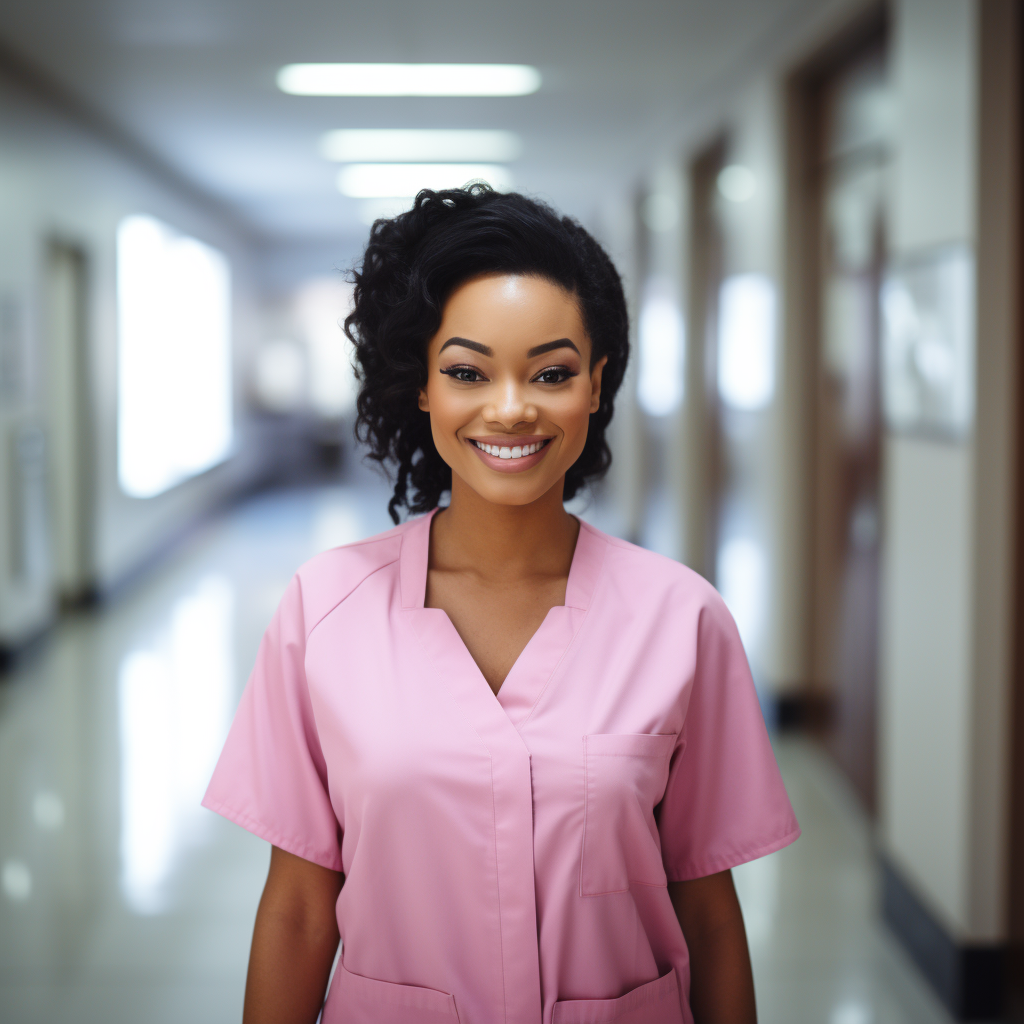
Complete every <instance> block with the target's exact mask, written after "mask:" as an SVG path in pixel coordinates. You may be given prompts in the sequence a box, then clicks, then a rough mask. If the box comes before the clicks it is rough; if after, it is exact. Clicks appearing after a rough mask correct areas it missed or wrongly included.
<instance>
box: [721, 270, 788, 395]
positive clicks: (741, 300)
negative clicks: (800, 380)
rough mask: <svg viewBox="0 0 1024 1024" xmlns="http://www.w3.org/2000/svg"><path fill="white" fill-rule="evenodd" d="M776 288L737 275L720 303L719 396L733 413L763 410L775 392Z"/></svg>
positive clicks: (766, 280) (755, 276)
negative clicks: (741, 410)
mask: <svg viewBox="0 0 1024 1024" xmlns="http://www.w3.org/2000/svg"><path fill="white" fill-rule="evenodd" d="M774 361H775V286H774V285H773V284H772V282H771V280H770V279H769V278H768V277H766V276H765V275H764V274H736V275H734V276H732V277H727V278H726V279H725V280H724V281H723V282H722V287H721V290H720V292H719V299H718V393H719V395H721V398H722V401H723V402H725V404H726V405H728V406H731V407H732V408H734V409H747V410H754V409H762V408H764V406H766V405H767V404H768V403H769V402H770V401H771V399H772V395H773V393H774V391H775V365H774Z"/></svg>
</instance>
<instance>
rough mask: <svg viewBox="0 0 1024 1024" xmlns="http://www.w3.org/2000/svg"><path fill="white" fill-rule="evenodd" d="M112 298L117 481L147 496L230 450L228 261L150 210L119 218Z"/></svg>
mask: <svg viewBox="0 0 1024 1024" xmlns="http://www.w3.org/2000/svg"><path fill="white" fill-rule="evenodd" d="M117 306H118V409H117V413H118V422H117V469H118V480H119V482H120V485H121V489H122V490H123V491H124V492H125V493H126V494H128V495H130V496H132V497H135V498H151V497H153V496H154V495H157V494H160V493H162V492H163V491H166V490H167V489H168V488H170V487H173V486H175V485H176V484H178V483H180V482H181V481H183V480H186V479H188V478H189V477H192V476H195V475H196V474H198V473H202V472H203V471H205V470H207V469H209V468H211V467H212V466H215V465H217V464H218V463H219V462H222V461H223V460H224V459H226V458H227V456H228V455H229V454H230V452H231V447H232V435H233V404H232V386H231V370H232V357H231V274H230V268H229V266H228V262H227V260H226V259H225V257H224V255H223V254H222V253H220V252H218V251H217V250H216V249H213V248H211V247H210V246H208V245H205V244H204V243H202V242H200V241H198V240H197V239H195V238H189V237H188V236H186V235H183V234H180V233H179V232H177V231H175V230H174V229H173V228H171V227H169V226H168V225H166V224H163V223H161V222H160V221H158V220H156V219H155V218H153V217H147V216H131V217H126V218H125V219H124V220H123V221H121V224H120V226H119V227H118V232H117Z"/></svg>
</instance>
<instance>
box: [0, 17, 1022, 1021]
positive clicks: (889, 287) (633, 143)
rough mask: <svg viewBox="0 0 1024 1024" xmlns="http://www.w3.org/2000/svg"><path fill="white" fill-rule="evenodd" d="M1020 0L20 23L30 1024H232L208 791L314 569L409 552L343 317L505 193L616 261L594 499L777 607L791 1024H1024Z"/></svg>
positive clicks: (769, 877) (228, 915)
mask: <svg viewBox="0 0 1024 1024" xmlns="http://www.w3.org/2000/svg"><path fill="white" fill-rule="evenodd" d="M1022 29H1024V25H1022V18H1021V10H1020V3H1019V2H1017V0H890V2H888V3H876V2H864V0H718V2H716V3H714V4H710V3H701V2H699V0H633V2H632V3H630V4H621V3H609V2H606V0H591V2H589V3H582V2H579V0H556V2H548V3H539V2H535V0H523V2H521V3H519V4H493V5H490V4H478V3H477V4H471V3H465V2H463V0H439V2H433V3H418V4H417V3H410V2H406V0H378V2H376V3H373V4H367V5H359V4H355V3H325V2H323V0H291V2H289V3H287V4H285V3H283V2H280V0H203V2H202V3H199V2H194V0H178V2H176V3H173V4H169V3H157V2H155V0H0V660H2V665H3V669H2V671H0V1018H2V1019H3V1020H4V1021H10V1022H12V1024H14V1022H18V1024H20V1022H29V1021H32V1022H49V1021H63V1020H75V1021H79V1022H92V1021H96V1022H100V1021H102V1022H107V1024H115V1022H121V1021H125V1022H127V1021H146V1022H149V1021H153V1022H164V1021H168V1022H170V1021H175V1022H178V1021H183V1020H188V1021H194V1022H206V1021H210V1022H213V1021H218V1022H219V1021H228V1020H235V1019H239V1017H240V1007H241V995H242V989H243V985H244V976H245V965H246V960H247V956H248V942H249V937H250V934H251V927H252V921H253V917H254V914H255V909H256V904H257V901H258V898H259V894H260V889H261V886H262V882H263V878H264V876H265V872H266V865H267V860H268V848H267V846H266V844H264V843H263V842H261V841H260V840H257V839H255V838H253V837H252V836H250V835H248V834H246V833H244V832H243V831H242V830H240V829H238V828H236V827H235V826H233V825H230V824H228V823H226V822H224V821H221V820H219V819H217V818H216V817H215V816H214V815H212V814H210V813H208V812H206V811H204V810H202V809H201V808H200V807H199V804H198V802H199V799H200V797H201V795H202V792H203V790H204V787H205V784H206V781H207V779H208V777H209V774H210V771H211V769H212V766H213V764H214V762H215V760H216V757H217V754H218V752H219V749H220V746H221V743H222V742H223V738H224V735H225V733H226V730H227V728H228V725H229V723H230V721H231V716H232V714H233V711H234V708H235V705H236V703H237V700H238V698H239V695H240V693H241V688H242V687H243V685H244V682H245V679H246V676H247V674H248V671H249V668H250V667H251V664H252V661H253V658H254V655H255V650H256V646H257V644H258V642H259V638H260V636H261V634H262V631H263V629H264V628H265V626H266V624H267V622H268V620H269V618H270V616H271V614H272V612H273V609H274V607H275V605H276V603H277V601H278V600H279V598H280V595H281V593H282V591H283V589H284V587H285V585H286V583H287V581H288V579H289V577H290V575H291V574H292V573H293V572H294V571H295V569H296V568H297V566H298V565H299V564H300V563H301V562H302V561H304V560H305V559H307V558H309V557H311V556H312V555H313V554H315V553H316V552H318V551H320V550H323V549H325V548H327V547H330V546H333V545H336V544H341V543H347V542H349V541H353V540H357V539H359V538H361V537H363V536H367V535H369V534H371V533H374V532H377V531H379V530H381V529H384V528H386V527H388V526H389V525H390V521H389V520H388V518H387V515H386V511H385V505H386V501H387V497H388V486H387V483H386V481H385V480H384V479H383V478H382V477H381V476H380V475H379V474H377V473H375V472H373V471H372V470H370V469H368V468H367V467H366V465H365V464H364V462H363V460H362V456H361V453H360V450H359V448H358V446H357V445H356V443H355V441H354V438H353V433H352V426H353V403H354V395H355V385H354V380H353V376H352V371H351V367H350V361H349V350H348V344H347V342H346V341H345V339H344V337H343V335H342V333H341V330H340V328H339V325H338V323H339V319H340V318H343V317H344V316H345V314H346V312H347V310H348V306H349V302H350V299H351V291H350V285H349V283H348V282H347V278H346V274H345V271H346V269H347V268H349V267H350V266H351V265H352V264H353V262H354V261H355V260H357V259H358V257H359V255H360V252H361V247H362V246H363V245H364V244H365V240H366V237H367V230H368V226H369V225H370V224H371V223H372V221H373V219H374V218H375V217H378V216H382V215H388V214H390V213H393V212H397V211H399V210H402V209H404V208H406V207H407V206H408V205H409V203H410V201H411V196H412V195H413V194H414V193H415V192H416V190H417V189H418V188H420V187H423V186H431V187H446V186H455V185H461V184H463V183H465V182H466V181H467V180H469V179H475V178H483V179H486V180H488V181H490V182H491V183H492V184H493V185H494V186H496V187H498V188H504V189H508V188H515V189H520V190H523V191H525V192H528V193H530V194H532V195H536V196H539V197H541V198H544V199H546V200H547V201H549V202H551V203H552V204H554V205H555V206H556V207H558V208H559V209H561V210H563V211H564V212H566V213H569V214H571V215H573V216H575V217H577V218H578V219H579V220H580V221H582V223H583V224H584V225H586V226H587V227H588V228H589V229H590V230H591V231H593V232H594V233H595V235H597V237H598V238H599V239H600V240H601V241H602V242H603V243H604V244H605V245H606V247H607V248H608V250H609V251H610V252H611V253H612V255H613V257H614V259H615V260H616V263H617V265H618V267H619V269H620V271H621V272H622V274H623V277H624V279H625V282H626V287H627V291H628V295H629V301H630V305H631V312H632V323H633V344H634V349H633V352H634V358H633V361H632V365H631V369H630V375H629V377H628V379H627V381H626V384H625V387H624V389H623V393H622V396H621V399H620V403H619V410H618V414H617V418H616V421H615V423H614V425H613V426H614V439H613V442H614V451H615V464H614V466H613V470H612V473H611V475H610V476H609V478H608V480H607V481H606V482H605V484H604V485H603V486H602V487H601V488H599V489H598V490H596V491H595V492H593V493H591V494H589V495H587V496H586V497H585V498H584V499H583V500H581V501H577V502H576V503H575V505H574V510H575V511H577V512H578V513H579V514H580V515H582V516H583V517H585V518H587V519H590V520H591V521H593V522H594V523H595V524H596V525H597V526H599V527H601V528H603V529H605V530H608V531H610V532H613V533H616V534H618V535H620V536H622V537H625V538H628V539H630V540H633V541H635V542H637V543H640V544H643V545H646V546H648V547H651V548H654V549H656V550H658V551H661V552H663V553H664V554H666V555H668V556H670V557H672V558H677V559H680V560H682V561H683V562H685V563H687V564H688V565H690V566H692V567H693V568H695V569H696V570H698V571H699V572H700V573H702V574H703V575H704V576H705V577H707V578H708V579H709V580H710V581H712V582H713V583H714V584H715V586H716V587H718V589H719V590H720V591H721V592H722V594H723V595H724V597H725V599H726V601H727V602H728V604H729V606H730V608H731V610H732V612H733V614H734V615H735V617H736V619H737V621H738V623H739V627H740V630H741V633H742V636H743V639H744V642H745V645H746V648H747V652H748V655H749V658H750V661H751V664H752V667H753V670H754V674H755V678H756V681H757V685H758V689H759V693H760V695H761V700H762V706H763V708H764V711H765V716H766V719H767V720H768V722H769V724H770V726H771V728H772V730H773V738H774V741H775V744H776V750H777V754H778V757H779V760H780V763H781V765H782V768H783V772H784V774H785V777H786V781H787V785H788V786H789V789H790V793H791V795H792V798H793V801H794V804H795V806H796V810H797V814H798V816H799V818H800V821H801V823H802V825H803V827H804V837H803V838H802V839H801V840H800V842H798V843H797V844H796V845H795V846H793V847H791V848H790V849H787V850H785V851H782V852H780V853H778V854H775V855H773V856H771V857H768V858H766V859H764V860H762V861H758V862H755V863H754V864H752V865H748V866H745V867H743V868H741V869H738V870H737V871H736V872H735V875H736V879H737V885H738V887H739V890H740V894H741V899H742V903H743V908H744V914H745V918H746V922H747V928H748V934H749V939H750V943H751V948H752V952H753V957H754V965H755V974H756V980H757V987H758V997H759V1008H760V1015H761V1020H762V1021H763V1022H767V1024H773V1022H779V1024H782V1022H787V1024H793V1022H827V1024H883V1022H884V1024H889V1022H893V1024H904V1022H908V1024H909V1022H915V1024H916V1022H948V1021H952V1020H979V1021H980V1020H986V1021H987V1020H1017V1021H1020V1020H1024V1011H1022V1009H1021V1003H1020V1000H1021V993H1022V988H1021V986H1022V982H1021V973H1020V960H1019V948H1020V943H1021V940H1022V936H1024V689H1022V686H1024V683H1022V670H1024V661H1022V651H1021V647H1020V642H1019V637H1020V636H1021V635H1022V631H1021V629H1020V624H1021V619H1022V613H1024V605H1022V590H1021V586H1020V584H1021V582H1022V580H1024V573H1022V567H1024V555H1022V552H1024V545H1022V544H1021V540H1022V537H1024V509H1022V504H1021V500H1022V498H1021V493H1020V479H1021V474H1020V471H1019V470H1020V465H1021V458H1022V450H1024V449H1022V444H1021V441H1022V434H1024V416H1022V411H1024V398H1022V389H1021V383H1022V365H1021V349H1022V344H1021V343H1022V333H1021V321H1020V316H1019V309H1018V302H1019V300H1018V293H1019V288H1018V284H1019V281H1020V275H1021V266H1020V262H1019V250H1020V242H1021V238H1022V228H1024V219H1022V216H1021V210H1022V206H1021V201H1020V200H1021V195H1022V190H1024V176H1022V166H1021V162H1020V153H1019V135H1020V125H1021V109H1022V108H1021V98H1022V80H1021V77H1020V74H1019V65H1020V55H1021V47H1022V42H1024V34H1022Z"/></svg>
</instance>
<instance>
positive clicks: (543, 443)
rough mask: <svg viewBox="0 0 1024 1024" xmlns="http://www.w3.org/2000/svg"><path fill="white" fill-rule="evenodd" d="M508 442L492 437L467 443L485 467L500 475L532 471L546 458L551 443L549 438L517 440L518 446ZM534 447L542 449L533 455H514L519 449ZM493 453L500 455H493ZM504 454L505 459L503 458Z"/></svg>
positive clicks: (523, 438)
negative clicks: (488, 449)
mask: <svg viewBox="0 0 1024 1024" xmlns="http://www.w3.org/2000/svg"><path fill="white" fill-rule="evenodd" d="M508 440H509V439H507V438H490V437H487V438H479V439H478V438H469V439H467V442H466V443H467V444H468V445H469V446H470V448H472V449H473V451H474V452H476V454H477V455H478V456H479V458H480V460H481V461H482V462H483V463H484V465H485V466H489V467H490V468H491V469H494V470H497V472H499V473H522V472H523V471H524V470H527V469H532V468H533V467H534V466H536V465H537V463H538V462H540V461H541V459H543V458H544V456H545V454H546V453H547V450H548V448H549V447H550V442H551V438H549V437H522V438H515V439H514V440H515V441H517V442H519V443H518V444H509V443H508ZM481 444H486V445H487V447H488V448H490V449H491V451H490V452H486V451H484V450H483V448H481V447H480V445H481ZM532 445H539V446H540V447H539V449H538V450H537V451H535V452H533V453H532V454H531V455H522V454H521V455H519V456H518V457H515V456H514V455H513V452H514V451H515V450H516V449H519V451H520V452H521V451H522V449H523V448H529V447H530V446H532ZM492 452H497V453H499V454H492ZM506 452H507V454H505V453H506ZM503 454H504V458H503V457H502V455H503Z"/></svg>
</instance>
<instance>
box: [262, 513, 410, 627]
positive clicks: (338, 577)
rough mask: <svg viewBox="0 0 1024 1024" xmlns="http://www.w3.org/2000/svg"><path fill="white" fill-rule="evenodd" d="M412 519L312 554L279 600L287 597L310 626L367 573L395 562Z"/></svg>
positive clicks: (363, 579) (369, 575)
mask: <svg viewBox="0 0 1024 1024" xmlns="http://www.w3.org/2000/svg"><path fill="white" fill-rule="evenodd" d="M415 523H416V520H409V521H408V522H405V523H402V524H401V525H399V526H396V527H393V528H392V529H390V530H386V531H384V533H378V534H376V535H374V536H373V537H367V538H365V539H364V540H359V541H355V542H353V543H351V544H343V545H341V546H339V547H336V548H328V549H327V550H326V551H321V552H320V554H318V555H314V556H313V557H312V558H311V559H309V561H308V562H305V563H304V564H303V565H301V566H300V567H299V569H298V571H297V572H296V573H295V575H294V576H293V577H292V584H291V586H290V587H289V589H288V593H286V595H285V598H284V601H282V604H286V603H288V601H289V599H291V601H292V603H294V604H296V605H297V608H296V611H300V612H301V615H302V618H303V619H304V620H305V623H306V626H307V629H311V628H312V627H313V626H314V625H315V624H316V623H317V622H319V621H320V619H322V618H323V617H324V616H325V615H326V614H327V613H328V612H330V611H331V610H332V609H333V608H336V607H337V606H338V605H339V604H340V603H341V602H342V601H344V600H345V599H346V598H347V597H349V596H350V595H351V594H352V593H353V592H354V591H355V590H357V589H358V588H359V586H360V585H361V584H362V583H364V582H365V581H366V580H367V579H368V578H369V577H371V576H373V575H374V574H376V573H378V572H379V571H380V570H382V569H386V568H387V567H388V566H390V565H397V563H398V561H399V556H400V554H401V550H402V538H403V536H404V535H405V533H406V532H407V531H408V530H409V529H410V528H411V527H412V526H414V525H415Z"/></svg>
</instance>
